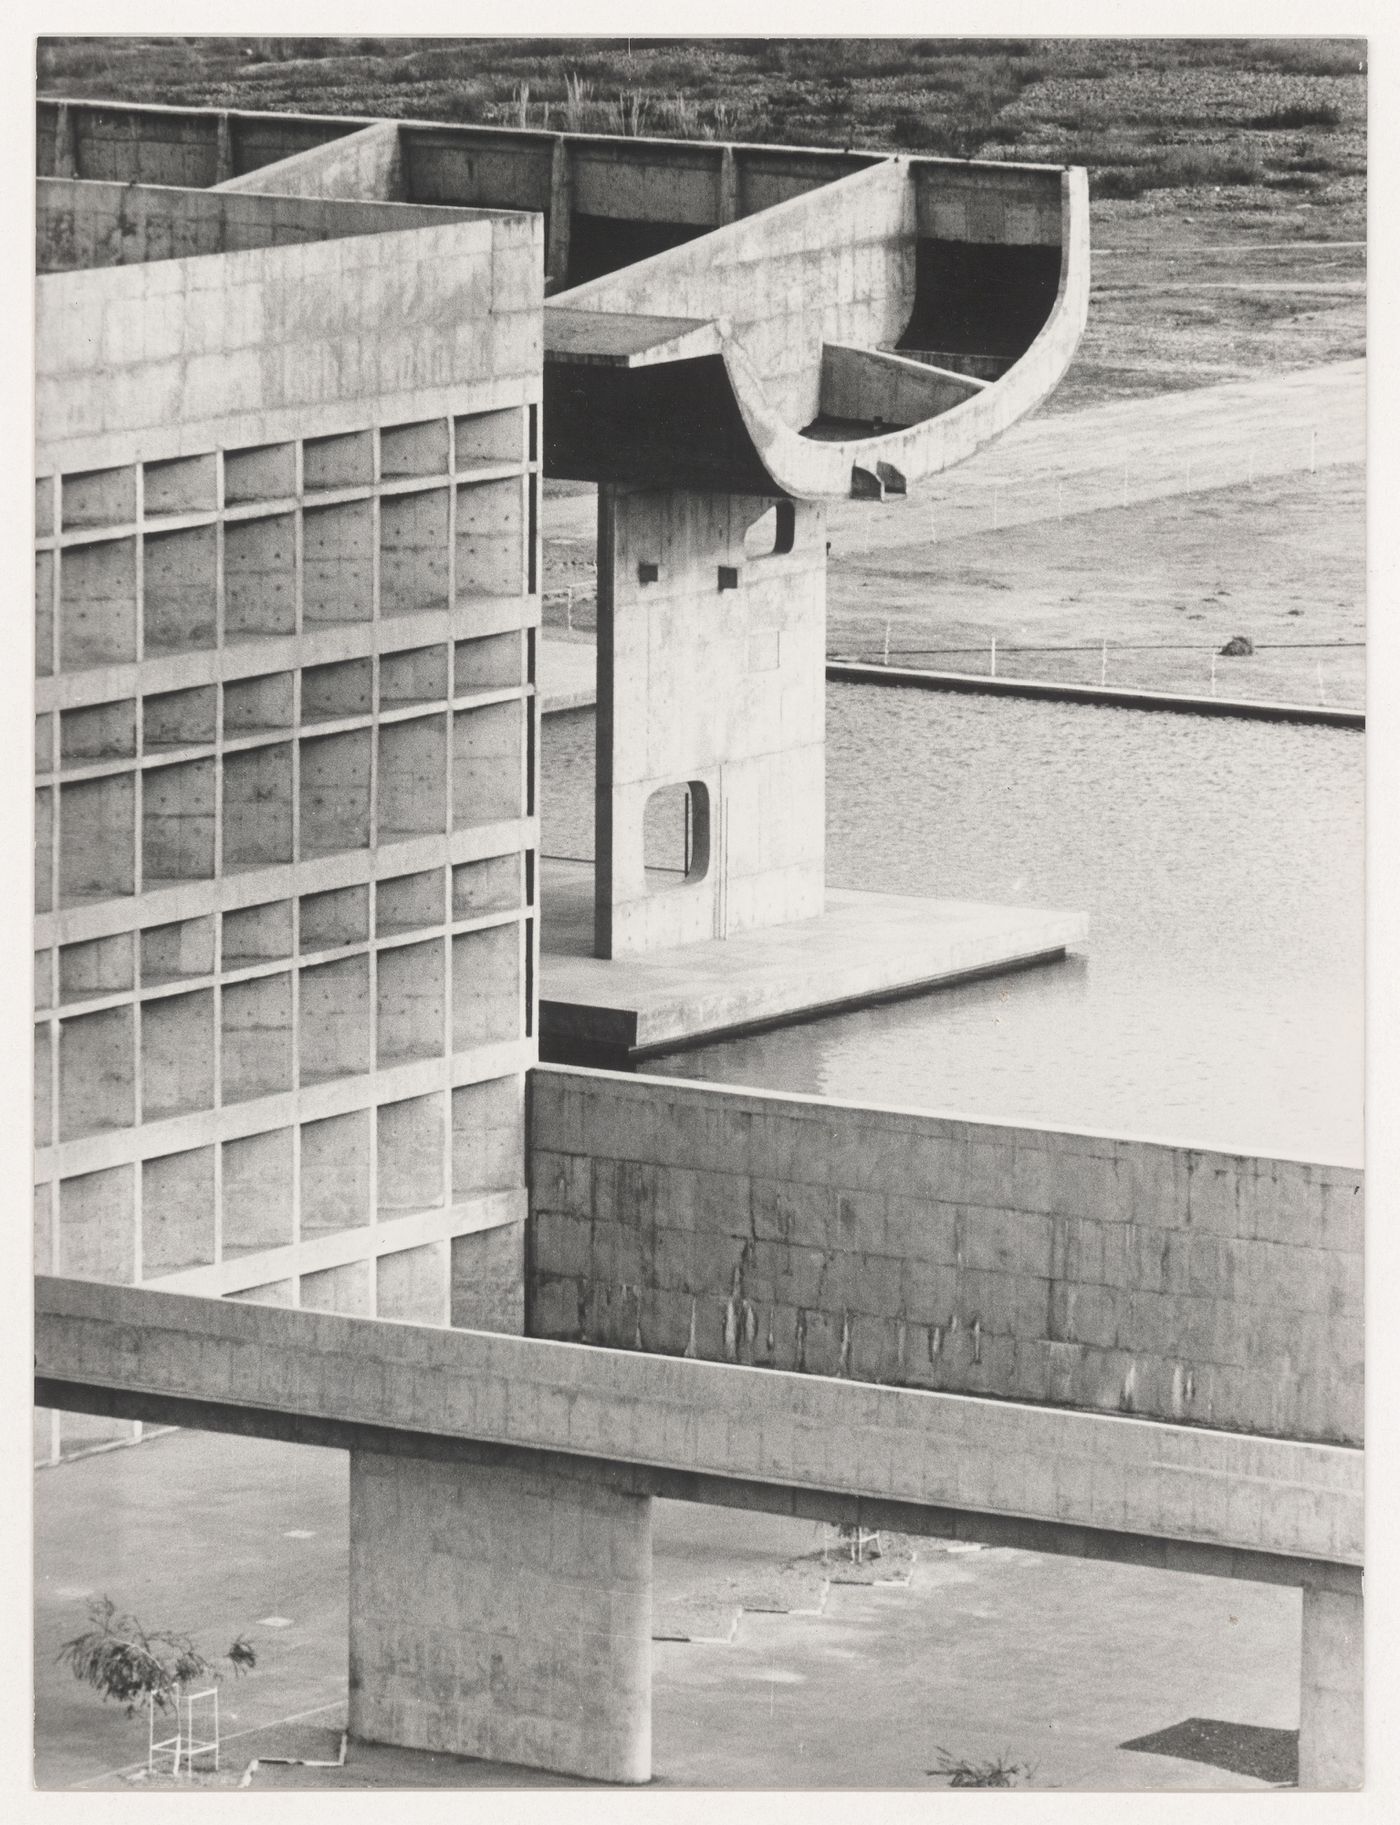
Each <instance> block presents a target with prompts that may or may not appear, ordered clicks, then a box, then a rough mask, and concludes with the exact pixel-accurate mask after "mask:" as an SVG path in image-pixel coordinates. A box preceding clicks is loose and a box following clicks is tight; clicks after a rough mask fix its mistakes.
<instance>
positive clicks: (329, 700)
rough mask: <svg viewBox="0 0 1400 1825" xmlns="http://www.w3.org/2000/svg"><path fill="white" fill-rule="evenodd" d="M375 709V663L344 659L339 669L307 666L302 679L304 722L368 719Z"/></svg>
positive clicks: (338, 665)
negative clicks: (360, 717) (361, 717)
mask: <svg viewBox="0 0 1400 1825" xmlns="http://www.w3.org/2000/svg"><path fill="white" fill-rule="evenodd" d="M373 708H374V663H373V661H372V660H369V659H344V660H342V661H340V663H339V664H337V665H308V666H307V668H306V670H305V671H304V672H303V673H302V675H301V719H302V721H303V722H340V721H342V720H344V719H348V718H350V717H352V716H368V715H369V714H370V712H371V710H372V709H373Z"/></svg>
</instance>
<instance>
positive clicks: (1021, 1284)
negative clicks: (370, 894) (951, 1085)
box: [529, 1067, 1362, 1443]
mask: <svg viewBox="0 0 1400 1825" xmlns="http://www.w3.org/2000/svg"><path fill="white" fill-rule="evenodd" d="M530 1085H531V1089H530V1096H531V1128H530V1144H531V1163H530V1183H531V1205H532V1211H533V1224H532V1230H533V1235H532V1247H533V1255H532V1280H531V1299H530V1304H529V1311H530V1328H531V1331H532V1334H534V1335H538V1336H546V1337H560V1338H568V1339H578V1340H581V1341H585V1342H590V1343H598V1344H607V1345H609V1346H610V1347H613V1348H638V1349H646V1350H651V1351H664V1352H667V1353H672V1354H676V1355H682V1354H684V1355H688V1356H698V1357H702V1358H708V1359H710V1360H716V1361H723V1360H728V1361H731V1362H732V1361H738V1362H752V1363H757V1364H768V1365H771V1366H772V1367H774V1368H777V1369H787V1370H792V1369H797V1370H806V1371H808V1372H815V1373H817V1374H824V1375H851V1376H853V1377H855V1378H857V1379H859V1380H866V1381H878V1382H888V1383H895V1384H898V1385H903V1386H914V1387H932V1388H945V1389H960V1390H963V1391H965V1392H967V1393H977V1394H993V1395H1000V1396H1003V1397H1005V1398H1009V1399H1015V1400H1033V1401H1052V1402H1055V1403H1064V1404H1069V1405H1073V1406H1076V1407H1087V1408H1095V1409H1099V1410H1101V1411H1107V1412H1125V1413H1140V1414H1155V1415H1157V1416H1159V1417H1161V1418H1163V1419H1174V1420H1189V1421H1192V1422H1194V1423H1197V1424H1204V1425H1213V1426H1223V1427H1228V1428H1231V1429H1239V1430H1241V1431H1251V1432H1261V1433H1271V1434H1280V1435H1283V1436H1287V1437H1294V1438H1315V1439H1327V1440H1336V1441H1345V1442H1351V1443H1355V1442H1358V1441H1359V1440H1360V1438H1361V1432H1362V1256H1361V1249H1362V1199H1361V1184H1362V1175H1361V1173H1360V1171H1359V1170H1357V1169H1355V1168H1350V1167H1341V1166H1318V1165H1306V1164H1303V1163H1300V1162H1295V1161H1291V1160H1266V1159H1250V1158H1236V1157H1233V1156H1231V1155H1226V1154H1219V1153H1206V1152H1199V1151H1195V1150H1193V1149H1189V1148H1184V1147H1183V1148H1177V1147H1166V1146H1160V1145H1157V1144H1153V1143H1148V1142H1142V1141H1129V1140H1111V1139H1100V1138H1095V1137H1093V1136H1088V1135H1077V1134H1068V1133H1061V1132H1056V1131H1053V1130H1046V1129H1034V1128H1026V1127H1023V1126H1016V1127H1013V1126H1009V1125H1006V1124H1001V1123H992V1122H970V1121H962V1120H958V1119H951V1118H948V1117H943V1116H934V1115H915V1114H910V1113H901V1112H898V1111H893V1110H880V1109H864V1108H852V1107H842V1106H840V1105H836V1104H832V1103H828V1102H820V1101H815V1102H814V1101H807V1100H803V1099H801V1098H799V1097H795V1096H787V1095H783V1094H780V1093H777V1092H765V1093H761V1094H759V1093H754V1092H749V1091H735V1090H730V1089H726V1088H721V1087H719V1086H710V1085H701V1084H693V1083H682V1082H678V1081H676V1080H675V1079H671V1078H665V1079H659V1078H658V1079H643V1078H637V1077H623V1076H615V1075H611V1074H609V1073H606V1072H590V1071H575V1070H569V1069H564V1068H558V1067H540V1068H538V1069H537V1070H535V1071H534V1072H533V1073H532V1074H531V1079H530Z"/></svg>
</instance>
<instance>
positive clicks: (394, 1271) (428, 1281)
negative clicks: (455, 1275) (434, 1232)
mask: <svg viewBox="0 0 1400 1825" xmlns="http://www.w3.org/2000/svg"><path fill="white" fill-rule="evenodd" d="M374 1271H375V1305H376V1310H377V1312H378V1315H379V1317H381V1318H388V1319H392V1320H394V1321H395V1322H396V1323H398V1324H437V1325H445V1324H446V1323H447V1319H448V1306H449V1295H450V1274H449V1267H448V1253H447V1243H446V1242H424V1243H421V1244H420V1245H419V1247H417V1248H404V1249H399V1250H397V1251H396V1252H395V1253H394V1254H392V1255H380V1256H379V1257H378V1259H377V1260H376V1261H375V1264H374Z"/></svg>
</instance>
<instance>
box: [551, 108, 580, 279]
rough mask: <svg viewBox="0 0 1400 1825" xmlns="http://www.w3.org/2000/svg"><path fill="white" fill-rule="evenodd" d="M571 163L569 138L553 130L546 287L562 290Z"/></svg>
mask: <svg viewBox="0 0 1400 1825" xmlns="http://www.w3.org/2000/svg"><path fill="white" fill-rule="evenodd" d="M573 207H574V184H573V167H572V166H571V164H570V162H569V142H568V141H567V140H566V139H565V137H564V135H563V134H562V133H559V134H556V135H555V138H554V148H553V152H552V155H551V160H550V167H549V245H548V247H547V248H546V250H545V263H544V269H545V291H546V293H552V292H557V291H563V290H564V288H565V287H566V286H567V285H568V283H569V223H570V219H571V217H572V215H573Z"/></svg>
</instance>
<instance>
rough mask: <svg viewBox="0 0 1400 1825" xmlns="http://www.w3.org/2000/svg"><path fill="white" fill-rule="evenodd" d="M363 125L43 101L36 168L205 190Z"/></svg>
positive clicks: (48, 172) (50, 174) (314, 118)
mask: <svg viewBox="0 0 1400 1825" xmlns="http://www.w3.org/2000/svg"><path fill="white" fill-rule="evenodd" d="M365 124H366V123H364V122H363V121H358V120H337V119H335V118H333V117H330V116H318V115H314V114H239V113H231V112H230V113H225V112H223V111H222V110H219V109H214V108H164V107H152V106H124V105H123V104H121V103H120V102H100V101H99V102H82V101H54V100H47V99H41V100H40V102H39V104H38V121H37V142H38V143H37V153H38V159H37V163H38V170H39V173H40V175H41V176H44V177H83V178H94V179H97V180H98V181H102V180H104V179H105V180H110V181H112V182H115V183H119V184H177V185H182V186H190V187H194V188H205V187H207V186H209V185H212V184H217V183H220V182H222V181H223V180H224V179H226V178H231V177H234V176H236V175H237V174H238V173H240V172H244V171H251V170H254V169H256V168H257V167H258V166H260V165H270V164H272V163H274V162H275V161H277V160H280V159H284V158H288V157H291V156H292V155H293V154H295V153H298V152H303V151H305V150H307V149H308V148H310V147H312V146H319V145H322V144H324V143H325V142H326V141H328V140H333V139H337V138H339V137H341V136H343V135H345V134H349V133H354V132H356V131H358V130H359V129H360V128H361V127H363V126H364V125H365Z"/></svg>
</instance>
